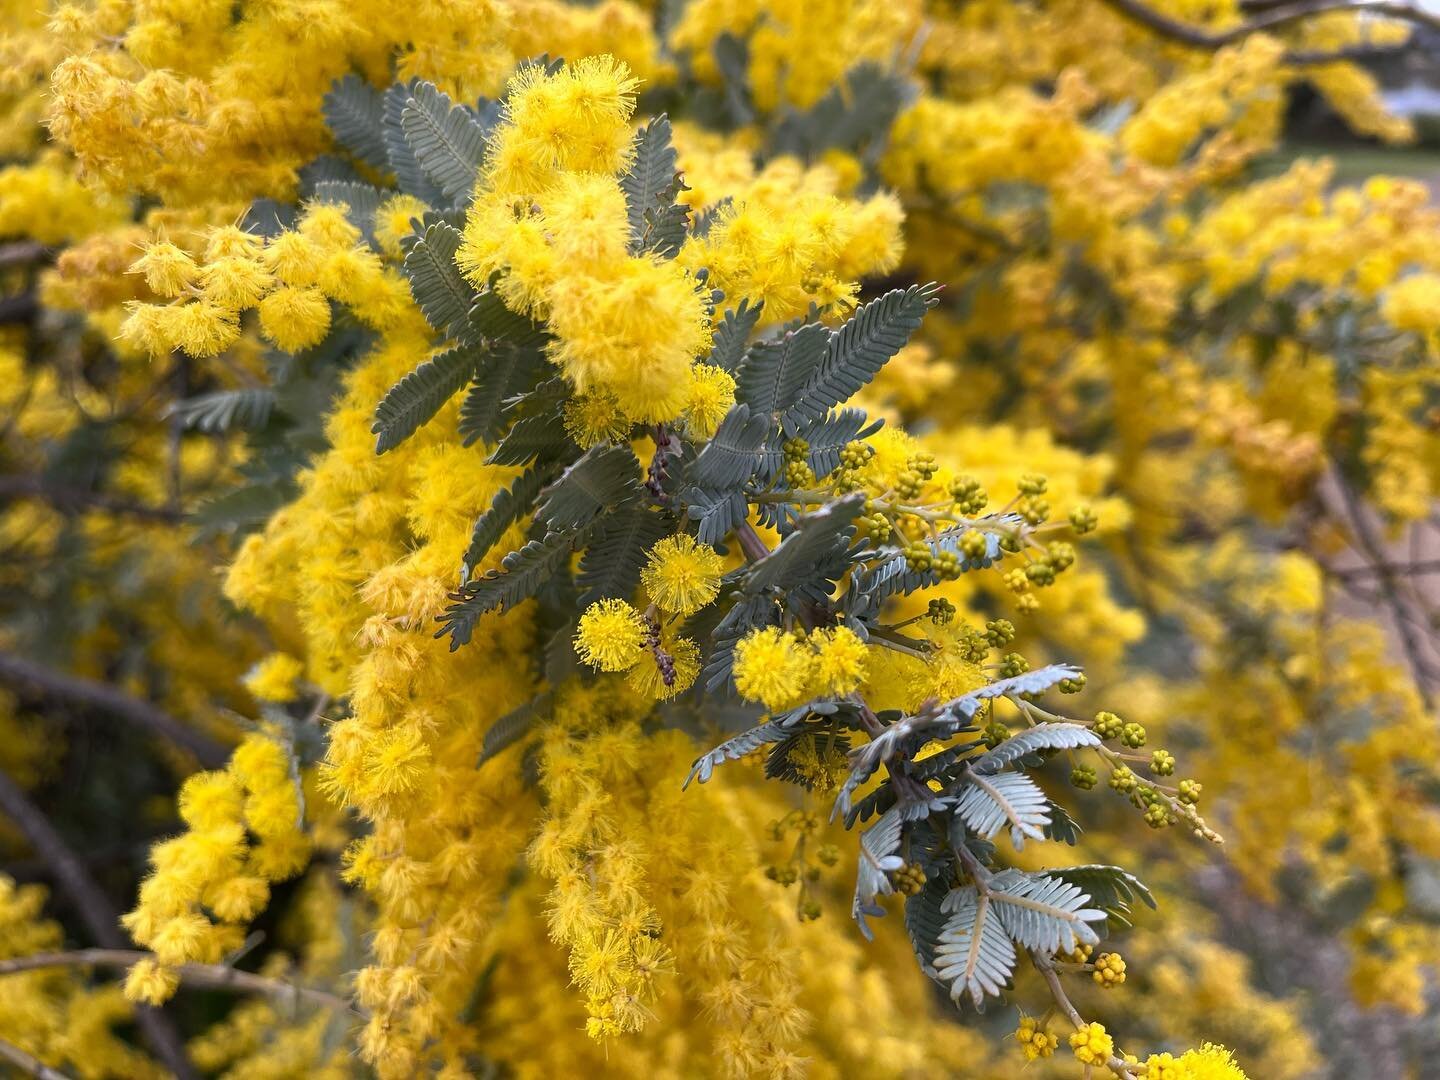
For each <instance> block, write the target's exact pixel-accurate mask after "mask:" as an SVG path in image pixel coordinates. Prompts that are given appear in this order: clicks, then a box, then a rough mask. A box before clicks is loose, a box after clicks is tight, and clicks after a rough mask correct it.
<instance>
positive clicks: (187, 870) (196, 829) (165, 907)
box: [124, 733, 311, 1005]
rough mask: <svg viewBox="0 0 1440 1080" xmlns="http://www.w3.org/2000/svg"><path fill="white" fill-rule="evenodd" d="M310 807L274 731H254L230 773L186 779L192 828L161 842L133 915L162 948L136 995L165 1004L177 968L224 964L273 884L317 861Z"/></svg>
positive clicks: (132, 991)
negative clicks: (307, 821) (308, 823)
mask: <svg viewBox="0 0 1440 1080" xmlns="http://www.w3.org/2000/svg"><path fill="white" fill-rule="evenodd" d="M303 814H304V812H303V809H302V805H301V793H300V789H299V777H298V775H297V774H296V771H295V764H294V762H293V759H292V758H291V756H290V754H289V752H287V750H286V749H285V748H284V747H283V746H282V745H281V744H280V742H279V741H278V739H277V738H276V737H274V736H272V735H269V734H265V733H259V734H255V735H251V736H249V737H248V738H247V739H246V740H245V741H244V742H242V743H241V744H240V745H239V746H238V747H237V748H236V750H235V753H234V754H233V755H232V756H231V758H230V763H229V764H228V765H227V766H226V768H225V770H224V771H223V772H203V773H196V774H195V775H193V776H191V777H190V778H189V779H188V780H186V781H185V784H184V786H183V787H182V788H181V789H180V817H181V819H182V820H183V821H184V822H185V824H186V825H187V826H188V827H189V831H188V832H186V833H185V834H183V835H181V836H178V837H175V838H174V839H171V840H166V841H164V842H162V843H160V844H157V845H156V846H155V848H154V850H153V851H152V852H151V855H150V865H151V873H150V876H149V877H148V878H146V879H145V883H144V884H143V885H142V886H141V889H140V902H139V905H138V906H137V907H136V908H135V910H134V911H132V912H131V913H129V914H128V915H126V916H125V919H124V922H125V926H126V928H127V929H128V930H129V931H130V933H131V935H132V936H133V937H134V938H135V940H136V941H137V942H139V943H140V944H141V945H144V946H146V947H147V948H149V949H150V950H151V951H152V952H154V954H155V959H154V960H153V961H150V960H142V961H140V962H139V963H137V964H136V965H135V966H134V967H133V968H131V969H130V974H129V976H128V978H127V979H126V983H125V990H126V994H127V996H129V997H130V998H131V999H132V1000H136V1001H144V1002H147V1003H149V1004H152V1005H155V1004H159V1003H160V1002H162V1001H164V1000H165V999H166V998H168V997H169V996H170V995H171V994H173V993H174V991H175V987H176V986H177V984H178V979H177V978H176V976H175V974H174V973H173V971H171V970H169V969H173V968H175V967H178V966H179V965H181V964H185V963H189V962H190V961H199V962H202V963H211V964H213V963H218V962H219V961H220V959H221V958H222V957H223V956H224V955H225V954H226V953H228V952H230V951H231V950H232V949H235V948H237V947H238V946H239V945H240V943H241V942H242V941H243V940H244V937H245V926H246V925H247V924H248V923H249V922H250V920H251V919H253V918H255V916H256V915H258V914H259V913H260V912H261V911H263V910H264V909H265V906H266V904H267V902H268V901H269V898H270V885H271V883H272V882H277V881H284V880H285V879H286V878H290V877H293V876H294V875H295V874H297V873H299V872H300V871H301V870H302V869H304V867H305V865H306V864H307V863H308V862H309V859H310V850H311V841H310V837H309V836H308V835H307V833H306V831H305V828H304V821H303Z"/></svg>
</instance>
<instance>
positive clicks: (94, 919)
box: [0, 771, 197, 1080]
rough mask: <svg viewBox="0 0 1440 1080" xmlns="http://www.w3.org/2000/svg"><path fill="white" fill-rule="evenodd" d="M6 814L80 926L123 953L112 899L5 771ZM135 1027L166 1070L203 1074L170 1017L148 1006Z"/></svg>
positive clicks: (0, 801)
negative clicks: (72, 909)
mask: <svg viewBox="0 0 1440 1080" xmlns="http://www.w3.org/2000/svg"><path fill="white" fill-rule="evenodd" d="M0 810H3V811H4V812H5V815H6V816H7V817H9V818H10V819H11V820H12V821H14V822H15V825H16V826H17V827H18V828H19V829H20V831H21V832H22V833H24V834H25V839H26V840H28V841H29V842H30V846H31V847H33V848H34V849H35V853H36V854H37V855H39V856H40V857H41V858H42V859H44V860H45V861H46V862H48V863H49V864H50V865H51V866H53V867H54V868H55V880H56V883H57V884H58V885H59V886H60V889H61V891H62V892H64V893H65V895H66V896H67V897H69V898H70V901H71V903H72V904H74V905H75V909H76V911H77V912H78V913H79V915H80V921H81V922H83V923H84V924H85V928H86V929H87V930H88V931H89V932H90V935H91V936H92V937H93V938H94V939H95V940H96V941H98V942H99V943H100V944H101V945H104V946H106V947H107V948H112V949H115V948H122V947H123V946H124V945H125V935H124V933H123V932H122V931H121V929H120V917H119V915H118V914H116V912H115V909H114V908H113V907H111V906H110V900H109V898H108V897H107V896H106V895H105V894H104V893H103V892H101V891H100V887H99V886H98V885H96V884H95V882H94V880H93V879H92V878H91V877H90V875H89V874H88V873H87V872H86V870H85V866H84V864H82V863H81V862H80V860H79V859H77V858H76V857H75V853H74V852H72V851H71V850H70V848H69V845H67V844H66V843H65V839H64V837H62V836H61V835H60V834H59V833H58V832H57V831H56V830H55V826H53V825H51V824H50V819H49V818H47V817H46V816H45V815H44V814H43V813H41V811H40V808H39V807H37V806H36V805H35V804H34V803H32V802H31V801H30V799H29V797H28V796H27V795H26V794H25V792H24V791H23V790H22V789H21V787H20V785H19V784H17V783H15V781H14V780H12V779H11V778H10V776H9V774H8V773H6V772H4V771H0ZM135 1022H136V1023H137V1024H139V1026H140V1030H141V1031H142V1032H143V1033H144V1035H145V1041H146V1042H147V1043H149V1044H150V1049H151V1050H152V1051H154V1053H155V1056H156V1057H158V1058H159V1059H160V1060H161V1061H163V1062H164V1063H165V1066H166V1068H168V1069H169V1070H170V1071H171V1072H173V1073H175V1075H176V1076H178V1077H181V1078H182V1080H184V1078H189V1077H195V1076H196V1075H197V1074H196V1072H195V1069H194V1067H193V1066H192V1065H191V1064H190V1061H189V1059H188V1058H187V1057H186V1056H185V1046H184V1043H182V1042H181V1040H180V1033H179V1032H178V1031H176V1030H175V1027H174V1025H173V1024H171V1023H170V1020H169V1018H168V1017H166V1016H165V1014H164V1013H162V1012H161V1011H160V1010H158V1009H155V1008H152V1007H150V1006H148V1005H137V1006H136V1007H135Z"/></svg>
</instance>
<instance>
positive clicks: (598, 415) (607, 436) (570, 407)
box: [565, 390, 631, 450]
mask: <svg viewBox="0 0 1440 1080" xmlns="http://www.w3.org/2000/svg"><path fill="white" fill-rule="evenodd" d="M630 426H631V425H630V420H629V418H627V417H626V416H625V414H624V413H622V412H621V411H620V403H619V402H618V401H616V400H615V395H614V394H611V393H608V392H607V391H605V390H592V391H590V393H588V394H577V395H576V396H575V397H573V398H571V399H570V400H569V401H567V402H566V403H565V433H566V434H567V435H569V436H570V437H571V438H572V439H574V440H575V442H576V443H577V444H578V445H579V446H581V447H582V448H584V449H586V450H588V449H590V447H592V446H595V445H597V444H599V443H602V442H619V441H620V440H621V439H623V438H625V436H626V435H628V434H629V433H630Z"/></svg>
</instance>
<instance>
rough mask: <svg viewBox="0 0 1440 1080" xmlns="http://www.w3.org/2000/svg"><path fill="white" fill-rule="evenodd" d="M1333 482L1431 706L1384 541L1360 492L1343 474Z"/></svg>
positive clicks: (1412, 631)
mask: <svg viewBox="0 0 1440 1080" xmlns="http://www.w3.org/2000/svg"><path fill="white" fill-rule="evenodd" d="M1335 486H1336V487H1337V488H1338V489H1339V491H1340V501H1341V502H1342V504H1343V505H1344V508H1345V514H1346V516H1347V517H1348V519H1349V522H1350V533H1351V535H1352V536H1353V537H1354V539H1355V542H1356V546H1357V547H1358V548H1359V549H1360V551H1361V552H1363V553H1364V555H1365V557H1366V559H1368V560H1369V562H1370V564H1371V565H1372V566H1374V567H1375V584H1376V586H1377V587H1378V588H1379V590H1380V593H1381V595H1382V596H1383V597H1384V598H1385V602H1386V606H1387V607H1388V608H1389V609H1390V612H1391V614H1392V615H1393V616H1394V623H1395V633H1396V635H1397V636H1398V637H1399V638H1400V647H1401V648H1402V649H1403V650H1404V652H1405V659H1406V660H1407V661H1408V662H1409V665H1410V670H1411V673H1412V674H1413V675H1414V677H1415V688H1416V690H1418V691H1419V692H1420V699H1421V700H1422V701H1423V702H1424V703H1425V708H1426V709H1431V708H1433V707H1434V698H1433V696H1432V695H1431V693H1430V686H1429V683H1428V681H1427V680H1426V678H1425V668H1426V665H1425V660H1424V656H1423V654H1422V651H1421V648H1420V639H1419V638H1418V637H1416V633H1415V628H1414V627H1413V626H1412V625H1411V624H1410V621H1409V619H1407V617H1406V616H1407V615H1408V614H1409V611H1408V608H1407V607H1406V605H1405V600H1404V597H1402V596H1401V595H1400V589H1399V586H1398V585H1397V583H1396V580H1395V575H1394V573H1393V572H1391V570H1390V569H1389V564H1388V563H1387V562H1386V560H1385V550H1384V545H1383V544H1382V543H1381V541H1380V537H1379V536H1378V535H1376V532H1375V528H1374V526H1373V525H1372V524H1371V523H1370V519H1369V518H1367V517H1366V516H1365V515H1366V510H1365V508H1364V507H1363V506H1361V505H1360V499H1359V496H1358V495H1356V493H1355V491H1354V490H1353V489H1352V488H1351V487H1350V485H1349V484H1348V483H1347V482H1346V481H1345V478H1344V477H1342V476H1338V475H1337V476H1336V478H1335Z"/></svg>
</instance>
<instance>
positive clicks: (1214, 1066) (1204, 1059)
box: [1180, 1043, 1249, 1080]
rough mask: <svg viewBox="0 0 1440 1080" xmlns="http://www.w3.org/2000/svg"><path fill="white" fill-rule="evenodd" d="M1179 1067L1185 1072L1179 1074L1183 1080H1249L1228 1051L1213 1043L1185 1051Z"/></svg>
mask: <svg viewBox="0 0 1440 1080" xmlns="http://www.w3.org/2000/svg"><path fill="white" fill-rule="evenodd" d="M1180 1065H1181V1067H1182V1068H1183V1069H1184V1070H1185V1071H1184V1072H1183V1073H1182V1074H1181V1075H1182V1077H1183V1078H1184V1080H1249V1078H1248V1077H1247V1076H1246V1075H1245V1073H1244V1071H1243V1070H1242V1069H1241V1068H1240V1066H1239V1065H1237V1064H1236V1063H1235V1058H1234V1057H1233V1056H1232V1055H1231V1053H1230V1051H1229V1050H1226V1049H1225V1047H1223V1046H1217V1045H1215V1044H1214V1043H1206V1044H1205V1045H1204V1046H1202V1047H1200V1049H1198V1050H1187V1051H1186V1052H1185V1053H1184V1055H1182V1056H1181V1058H1180Z"/></svg>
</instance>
